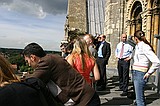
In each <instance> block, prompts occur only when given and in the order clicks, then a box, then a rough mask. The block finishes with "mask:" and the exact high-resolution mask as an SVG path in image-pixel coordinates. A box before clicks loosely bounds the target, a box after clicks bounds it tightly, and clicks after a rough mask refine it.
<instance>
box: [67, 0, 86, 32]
mask: <svg viewBox="0 0 160 106" xmlns="http://www.w3.org/2000/svg"><path fill="white" fill-rule="evenodd" d="M68 25H69V26H68V27H69V30H75V29H78V30H79V31H81V32H87V19H86V0H68Z"/></svg>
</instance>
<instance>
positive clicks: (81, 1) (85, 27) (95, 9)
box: [64, 0, 105, 42]
mask: <svg viewBox="0 0 160 106" xmlns="http://www.w3.org/2000/svg"><path fill="white" fill-rule="evenodd" d="M104 1H105V0H68V10H67V16H66V23H65V39H64V42H65V41H67V40H68V39H69V37H70V36H71V34H70V33H71V32H80V33H90V34H92V35H93V36H96V35H97V34H103V33H104V4H105V3H104Z"/></svg>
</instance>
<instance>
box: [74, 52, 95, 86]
mask: <svg viewBox="0 0 160 106" xmlns="http://www.w3.org/2000/svg"><path fill="white" fill-rule="evenodd" d="M84 61H85V66H84V70H83V69H82V62H81V60H80V55H78V54H76V55H74V61H73V67H74V68H75V69H76V70H77V71H78V72H79V73H80V74H81V75H82V76H83V77H84V78H85V79H86V81H87V82H88V83H89V84H90V85H91V80H90V73H91V71H92V69H93V67H94V65H95V61H94V59H93V58H89V56H88V55H86V54H85V55H84Z"/></svg>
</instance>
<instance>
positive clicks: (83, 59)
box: [66, 37, 100, 85]
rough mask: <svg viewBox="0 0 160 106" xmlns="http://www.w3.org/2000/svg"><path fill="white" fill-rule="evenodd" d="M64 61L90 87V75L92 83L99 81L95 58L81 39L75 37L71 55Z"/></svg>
mask: <svg viewBox="0 0 160 106" xmlns="http://www.w3.org/2000/svg"><path fill="white" fill-rule="evenodd" d="M66 60H67V61H68V62H69V63H70V64H71V65H72V66H73V67H74V68H75V69H76V70H77V71H78V72H79V73H80V74H81V75H82V76H84V78H85V79H86V81H87V82H88V83H89V84H90V85H91V84H92V82H91V79H90V73H91V71H92V72H93V74H94V81H97V80H99V79H100V74H99V70H98V66H97V64H96V61H95V58H94V57H93V56H92V55H91V53H90V51H89V49H88V46H87V43H86V41H85V40H84V39H83V38H82V37H77V38H76V39H75V41H74V45H73V50H72V53H71V54H70V55H69V56H68V57H66Z"/></svg>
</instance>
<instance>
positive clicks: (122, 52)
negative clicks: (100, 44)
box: [115, 34, 133, 96]
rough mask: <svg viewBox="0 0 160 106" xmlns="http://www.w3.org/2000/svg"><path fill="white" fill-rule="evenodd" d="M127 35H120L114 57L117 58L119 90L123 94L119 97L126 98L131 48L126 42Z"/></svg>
mask: <svg viewBox="0 0 160 106" xmlns="http://www.w3.org/2000/svg"><path fill="white" fill-rule="evenodd" d="M126 40H127V35H126V34H122V35H121V42H120V43H118V44H117V47H116V50H115V56H116V57H117V58H118V65H117V68H118V74H119V90H122V91H123V93H122V94H120V95H121V96H127V93H128V83H129V67H130V59H131V56H132V51H133V47H132V46H131V45H130V44H128V43H127V42H126Z"/></svg>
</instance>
